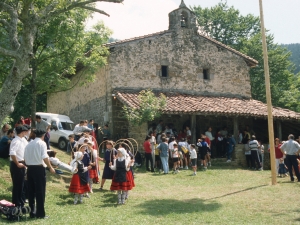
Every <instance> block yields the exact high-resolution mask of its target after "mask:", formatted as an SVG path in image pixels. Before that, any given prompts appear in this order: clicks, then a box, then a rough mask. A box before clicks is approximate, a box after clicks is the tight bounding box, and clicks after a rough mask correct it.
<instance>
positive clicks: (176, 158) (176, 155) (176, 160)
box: [171, 143, 180, 174]
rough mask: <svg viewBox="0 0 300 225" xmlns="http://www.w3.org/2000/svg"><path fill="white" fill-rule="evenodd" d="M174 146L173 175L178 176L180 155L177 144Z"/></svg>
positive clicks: (172, 152) (172, 151)
mask: <svg viewBox="0 0 300 225" xmlns="http://www.w3.org/2000/svg"><path fill="white" fill-rule="evenodd" d="M173 146H174V148H173V149H172V150H171V154H172V159H173V173H175V174H176V173H178V172H179V164H180V158H179V157H180V155H179V151H178V145H177V143H174V144H173Z"/></svg>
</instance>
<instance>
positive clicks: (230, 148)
mask: <svg viewBox="0 0 300 225" xmlns="http://www.w3.org/2000/svg"><path fill="white" fill-rule="evenodd" d="M232 152H233V147H230V146H227V159H228V160H231V153H232Z"/></svg>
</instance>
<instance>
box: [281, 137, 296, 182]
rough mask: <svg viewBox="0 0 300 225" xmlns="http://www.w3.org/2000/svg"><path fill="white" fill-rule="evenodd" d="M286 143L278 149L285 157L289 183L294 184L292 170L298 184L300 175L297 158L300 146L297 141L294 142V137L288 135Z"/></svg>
mask: <svg viewBox="0 0 300 225" xmlns="http://www.w3.org/2000/svg"><path fill="white" fill-rule="evenodd" d="M288 139H289V140H288V141H286V142H284V143H283V144H282V145H281V146H280V149H281V151H282V153H283V154H284V155H285V156H286V159H285V163H286V166H287V168H288V170H289V173H290V177H291V181H292V182H294V175H293V168H294V171H295V175H296V177H297V178H298V182H300V173H299V169H298V162H297V156H298V155H299V153H300V145H299V143H298V142H297V141H294V135H293V134H290V135H289V137H288Z"/></svg>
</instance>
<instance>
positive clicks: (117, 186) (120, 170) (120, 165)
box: [109, 148, 135, 204]
mask: <svg viewBox="0 0 300 225" xmlns="http://www.w3.org/2000/svg"><path fill="white" fill-rule="evenodd" d="M130 165H131V159H130V156H129V155H128V154H127V152H126V150H125V149H124V148H119V149H118V154H117V159H114V164H112V162H110V163H109V167H110V168H111V169H112V170H115V171H116V172H115V174H114V177H113V180H112V183H111V186H110V190H112V191H118V204H125V198H126V196H128V195H127V192H128V191H129V190H131V189H132V188H133V187H134V186H135V184H134V180H133V177H132V173H131V172H130V171H129V170H130Z"/></svg>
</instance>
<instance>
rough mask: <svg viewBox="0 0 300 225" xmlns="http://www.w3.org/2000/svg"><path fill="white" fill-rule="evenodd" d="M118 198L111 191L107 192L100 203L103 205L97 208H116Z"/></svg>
mask: <svg viewBox="0 0 300 225" xmlns="http://www.w3.org/2000/svg"><path fill="white" fill-rule="evenodd" d="M117 201H118V197H117V194H116V193H114V192H111V191H107V193H105V195H103V196H102V198H101V202H102V203H103V204H101V205H99V206H98V207H100V208H103V207H106V208H111V207H116V206H117Z"/></svg>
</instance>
